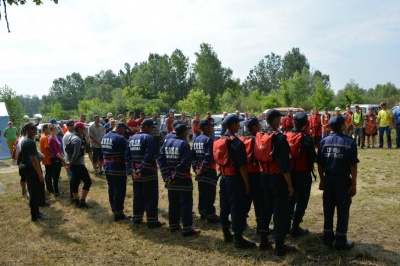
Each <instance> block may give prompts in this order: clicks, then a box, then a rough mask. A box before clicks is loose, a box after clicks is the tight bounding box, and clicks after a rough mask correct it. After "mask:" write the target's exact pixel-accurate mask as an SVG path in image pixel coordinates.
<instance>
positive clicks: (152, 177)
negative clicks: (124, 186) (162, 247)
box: [125, 119, 164, 229]
mask: <svg viewBox="0 0 400 266" xmlns="http://www.w3.org/2000/svg"><path fill="white" fill-rule="evenodd" d="M153 126H154V123H153V120H152V119H145V120H143V121H142V123H141V125H140V132H138V133H136V134H135V135H133V136H132V137H131V138H130V139H129V141H128V149H127V150H126V154H125V156H126V165H127V173H128V175H130V176H132V180H133V224H142V222H143V215H144V212H146V218H147V227H148V228H150V229H154V228H158V227H161V226H163V225H164V223H161V222H159V221H158V212H157V208H158V175H157V163H156V159H157V152H156V150H155V148H154V139H153V137H152V135H151V131H152V130H153Z"/></svg>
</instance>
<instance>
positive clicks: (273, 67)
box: [243, 53, 282, 93]
mask: <svg viewBox="0 0 400 266" xmlns="http://www.w3.org/2000/svg"><path fill="white" fill-rule="evenodd" d="M281 68H282V58H281V56H279V55H276V54H274V53H271V54H270V55H266V56H265V57H264V58H263V59H262V60H261V61H260V62H259V63H258V65H256V66H255V67H254V68H253V69H252V70H250V72H249V75H248V76H247V78H246V80H245V82H244V83H243V87H244V89H245V91H246V92H249V91H252V90H256V89H259V90H261V91H262V92H266V93H268V92H270V91H272V90H275V89H279V85H280V84H279V80H280V76H281Z"/></svg>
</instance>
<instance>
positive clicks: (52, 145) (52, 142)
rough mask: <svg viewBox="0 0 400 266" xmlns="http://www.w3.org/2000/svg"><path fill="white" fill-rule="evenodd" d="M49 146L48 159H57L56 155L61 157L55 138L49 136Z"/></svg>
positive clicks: (59, 144) (59, 146) (59, 145)
mask: <svg viewBox="0 0 400 266" xmlns="http://www.w3.org/2000/svg"><path fill="white" fill-rule="evenodd" d="M49 146H50V158H58V157H57V154H61V155H62V150H61V143H60V142H59V141H58V139H57V138H56V137H53V136H51V137H50V138H49Z"/></svg>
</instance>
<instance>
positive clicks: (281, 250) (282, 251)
mask: <svg viewBox="0 0 400 266" xmlns="http://www.w3.org/2000/svg"><path fill="white" fill-rule="evenodd" d="M296 251H297V249H296V248H295V247H293V246H289V245H282V246H280V247H278V248H277V247H276V246H275V252H276V255H277V256H279V257H281V256H285V255H287V254H289V253H294V252H296Z"/></svg>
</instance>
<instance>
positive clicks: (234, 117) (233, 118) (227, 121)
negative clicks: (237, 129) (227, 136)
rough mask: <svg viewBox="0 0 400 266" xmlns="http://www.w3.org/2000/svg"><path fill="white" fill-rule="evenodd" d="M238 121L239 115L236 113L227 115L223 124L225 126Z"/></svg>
mask: <svg viewBox="0 0 400 266" xmlns="http://www.w3.org/2000/svg"><path fill="white" fill-rule="evenodd" d="M238 122H239V117H238V116H237V115H236V114H232V115H228V116H227V117H226V118H225V125H226V126H227V127H229V126H231V125H232V124H234V123H238Z"/></svg>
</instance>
